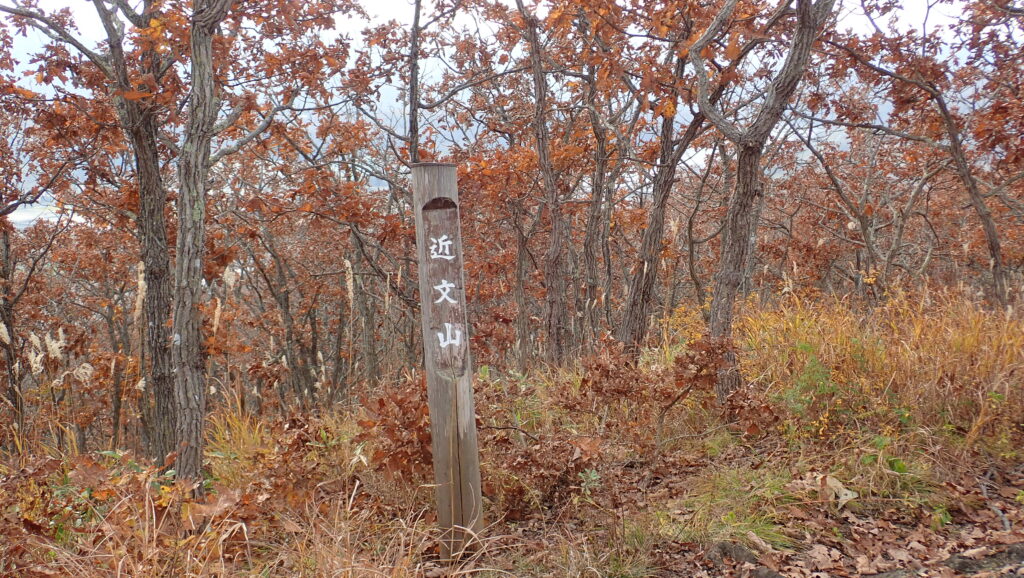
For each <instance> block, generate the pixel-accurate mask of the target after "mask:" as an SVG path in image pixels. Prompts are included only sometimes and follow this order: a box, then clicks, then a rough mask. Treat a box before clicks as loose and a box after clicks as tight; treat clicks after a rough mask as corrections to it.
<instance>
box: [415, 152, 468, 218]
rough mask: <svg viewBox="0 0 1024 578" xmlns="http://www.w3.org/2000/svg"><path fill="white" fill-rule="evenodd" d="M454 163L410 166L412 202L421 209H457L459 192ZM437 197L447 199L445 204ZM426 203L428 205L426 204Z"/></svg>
mask: <svg viewBox="0 0 1024 578" xmlns="http://www.w3.org/2000/svg"><path fill="white" fill-rule="evenodd" d="M456 173H457V171H456V165H454V164H452V163H418V164H415V165H413V166H412V182H413V187H412V190H413V202H414V203H415V206H417V207H419V208H420V209H422V210H431V209H457V208H458V203H459V193H458V187H457V184H456ZM439 199H447V200H448V201H450V202H451V205H447V203H444V201H440V200H439ZM428 204H429V205H430V206H428Z"/></svg>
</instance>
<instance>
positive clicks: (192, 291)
mask: <svg viewBox="0 0 1024 578" xmlns="http://www.w3.org/2000/svg"><path fill="white" fill-rule="evenodd" d="M193 6H194V12H193V15H192V29H191V31H192V37H191V43H190V44H191V48H192V55H191V56H192V58H191V66H192V98H191V99H190V100H189V109H188V112H189V114H188V124H187V125H186V127H185V141H184V143H183V145H182V148H181V158H180V159H179V160H178V180H179V183H180V186H181V192H180V193H179V195H178V238H177V244H176V247H175V248H176V250H177V258H176V261H175V270H174V272H175V290H174V338H173V340H172V347H171V352H172V358H173V362H174V369H175V388H174V397H175V406H176V409H177V412H178V423H177V428H176V431H177V436H176V442H177V444H178V461H177V464H176V467H175V469H176V470H177V474H178V477H179V478H181V479H185V480H191V481H198V480H200V479H201V478H202V468H203V420H204V418H205V415H206V376H205V374H204V371H203V368H204V363H203V335H202V319H201V318H200V315H199V302H200V300H201V298H202V289H203V287H202V285H203V256H204V255H203V253H204V249H205V245H204V241H205V239H206V186H207V183H206V181H207V177H208V174H209V163H210V141H211V140H212V139H213V125H214V122H216V120H217V113H218V111H219V110H220V102H219V100H218V98H217V87H216V83H215V80H214V70H213V36H214V34H215V33H216V31H217V27H218V26H219V24H220V22H221V21H222V20H223V19H224V17H225V16H226V15H227V11H228V9H229V8H230V6H231V0H196V2H195V3H194V4H193ZM196 491H197V493H201V492H202V486H201V485H199V486H197V490H196Z"/></svg>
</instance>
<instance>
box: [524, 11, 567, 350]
mask: <svg viewBox="0 0 1024 578" xmlns="http://www.w3.org/2000/svg"><path fill="white" fill-rule="evenodd" d="M516 6H517V7H518V9H519V14H520V15H521V16H522V17H523V20H524V22H525V28H524V34H525V35H526V42H527V44H528V49H529V52H530V72H531V74H532V77H533V97H534V104H533V131H534V138H535V139H536V148H537V163H538V165H540V173H541V179H542V181H543V186H544V200H545V204H547V208H548V220H549V222H550V224H551V234H550V235H549V239H548V249H547V251H546V252H545V253H544V260H543V263H542V264H541V274H542V275H543V277H544V288H545V290H546V296H545V306H544V326H545V329H546V332H547V339H548V343H547V355H546V357H547V361H548V363H551V364H552V365H561V363H562V362H563V361H564V358H565V354H566V348H567V344H566V341H567V338H568V336H567V333H568V331H567V329H568V327H567V324H568V319H569V312H568V307H567V304H566V299H565V278H566V275H565V270H564V269H565V266H564V260H565V259H564V255H563V253H564V251H565V242H566V237H567V236H568V223H567V222H566V220H565V218H564V217H563V215H562V197H561V194H560V191H559V186H560V185H559V182H558V177H557V176H556V175H555V169H554V166H553V165H552V163H551V143H550V135H549V134H548V126H547V121H546V119H545V114H546V113H547V99H548V86H547V81H546V79H545V78H544V65H543V54H542V51H543V49H542V47H541V44H540V38H539V37H538V35H537V28H538V25H537V18H536V17H535V16H534V15H532V14H529V13H528V12H527V11H526V8H525V7H524V6H523V2H522V0H516Z"/></svg>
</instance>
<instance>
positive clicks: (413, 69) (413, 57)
mask: <svg viewBox="0 0 1024 578" xmlns="http://www.w3.org/2000/svg"><path fill="white" fill-rule="evenodd" d="M421 4H422V2H421V1H420V0H415V2H414V4H413V16H412V35H411V36H412V37H411V38H410V42H409V131H408V132H409V134H408V137H409V163H410V164H415V163H418V162H420V114H419V113H420V11H421V9H422V6H421Z"/></svg>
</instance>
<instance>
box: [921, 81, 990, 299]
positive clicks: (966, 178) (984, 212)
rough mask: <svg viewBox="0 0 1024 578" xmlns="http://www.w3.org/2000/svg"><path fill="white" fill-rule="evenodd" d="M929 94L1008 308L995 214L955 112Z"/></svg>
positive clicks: (934, 90)
mask: <svg viewBox="0 0 1024 578" xmlns="http://www.w3.org/2000/svg"><path fill="white" fill-rule="evenodd" d="M930 92H932V95H933V96H934V97H935V103H936V105H938V107H939V112H940V113H941V114H942V120H943V124H945V126H946V133H947V134H949V152H950V154H951V155H952V157H953V163H954V164H955V165H956V173H957V175H958V176H959V177H960V181H961V182H962V183H963V185H964V188H965V189H967V196H968V198H969V199H970V201H971V207H973V208H974V212H975V214H977V215H978V219H979V220H980V221H981V228H982V231H984V232H985V242H986V243H987V244H988V253H989V259H990V263H989V267H990V269H991V270H992V289H993V290H994V291H995V297H996V301H997V302H998V303H999V306H1000V307H1002V308H1003V309H1005V308H1006V307H1007V305H1008V304H1009V300H1008V297H1007V294H1006V271H1005V270H1004V269H1003V249H1002V245H1001V244H1000V241H999V230H998V229H997V228H996V222H995V219H993V218H992V212H991V211H990V210H989V208H988V205H986V204H985V198H984V197H982V195H981V191H980V190H978V183H977V181H975V180H974V175H973V174H971V167H970V165H968V164H967V155H966V154H965V153H964V147H963V143H962V142H961V139H960V129H959V127H957V124H956V121H955V120H954V119H953V115H952V113H950V112H949V108H948V107H947V106H946V99H945V98H943V97H942V93H941V92H939V90H938V89H937V88H935V87H931V91H930Z"/></svg>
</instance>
